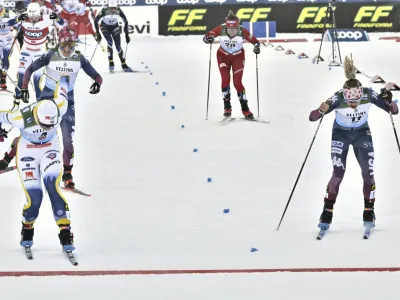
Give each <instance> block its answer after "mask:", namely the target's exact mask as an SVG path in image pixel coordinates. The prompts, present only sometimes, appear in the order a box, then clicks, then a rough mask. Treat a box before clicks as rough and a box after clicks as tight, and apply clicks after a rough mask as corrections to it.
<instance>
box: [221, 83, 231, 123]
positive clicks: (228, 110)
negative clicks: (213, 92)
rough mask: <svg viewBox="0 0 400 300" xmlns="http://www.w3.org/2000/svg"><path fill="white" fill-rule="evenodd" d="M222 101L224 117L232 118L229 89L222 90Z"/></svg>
mask: <svg viewBox="0 0 400 300" xmlns="http://www.w3.org/2000/svg"><path fill="white" fill-rule="evenodd" d="M222 97H223V99H224V117H230V116H232V105H231V93H230V89H229V87H227V88H223V89H222Z"/></svg>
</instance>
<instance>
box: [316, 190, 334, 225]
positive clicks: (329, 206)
mask: <svg viewBox="0 0 400 300" xmlns="http://www.w3.org/2000/svg"><path fill="white" fill-rule="evenodd" d="M334 204H335V202H334V201H329V200H328V199H326V198H325V204H324V209H323V211H322V214H321V216H320V217H319V224H318V227H319V228H321V229H324V230H328V229H329V226H330V224H331V223H332V218H333V205H334Z"/></svg>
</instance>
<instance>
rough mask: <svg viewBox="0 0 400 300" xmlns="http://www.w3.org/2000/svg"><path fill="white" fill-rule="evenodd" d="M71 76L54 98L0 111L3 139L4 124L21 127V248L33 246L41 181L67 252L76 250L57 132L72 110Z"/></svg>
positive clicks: (59, 84)
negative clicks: (62, 189)
mask: <svg viewBox="0 0 400 300" xmlns="http://www.w3.org/2000/svg"><path fill="white" fill-rule="evenodd" d="M68 85H69V77H68V76H63V77H61V79H60V80H59V82H58V85H57V88H56V90H55V93H54V99H51V100H42V101H39V102H35V103H33V104H31V105H29V106H26V107H24V108H23V109H21V110H17V111H0V136H3V137H7V134H6V132H5V131H4V130H2V129H1V124H2V123H6V124H9V125H11V126H13V127H14V128H19V129H20V131H21V136H20V138H19V141H18V145H17V156H16V161H17V169H18V172H19V176H20V178H21V182H22V187H23V189H24V191H25V195H26V200H27V202H26V204H25V206H24V208H23V213H22V233H21V246H23V247H31V246H32V244H33V233H34V228H33V226H34V223H35V221H36V219H37V217H38V215H39V209H40V206H41V204H42V199H43V191H42V183H41V181H42V180H41V179H43V183H44V186H45V188H46V190H47V193H48V195H49V198H50V201H51V205H52V208H53V214H54V218H55V220H56V223H57V225H58V226H59V228H60V234H59V238H60V242H61V244H62V245H63V247H64V250H71V251H72V250H75V248H74V246H73V236H72V233H71V227H70V225H71V221H70V215H69V208H68V204H67V201H66V200H65V198H64V196H63V195H62V194H61V192H60V188H59V185H60V181H61V170H62V169H61V166H62V163H61V160H62V158H61V154H60V144H59V142H58V134H57V129H58V127H59V126H60V122H61V119H62V116H63V115H64V114H65V113H66V111H67V108H68V99H67V93H68Z"/></svg>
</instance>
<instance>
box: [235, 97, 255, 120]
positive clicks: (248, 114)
mask: <svg viewBox="0 0 400 300" xmlns="http://www.w3.org/2000/svg"><path fill="white" fill-rule="evenodd" d="M238 97H239V102H240V105H241V106H242V113H243V116H244V117H245V118H246V119H249V120H252V119H254V115H253V113H252V112H251V111H250V109H249V105H248V104H247V99H246V92H245V91H243V92H242V93H238Z"/></svg>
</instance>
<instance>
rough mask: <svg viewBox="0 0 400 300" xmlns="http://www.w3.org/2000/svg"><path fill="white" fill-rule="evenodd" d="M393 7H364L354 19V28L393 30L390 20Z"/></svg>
mask: <svg viewBox="0 0 400 300" xmlns="http://www.w3.org/2000/svg"><path fill="white" fill-rule="evenodd" d="M392 11H393V5H384V6H362V7H360V8H359V9H358V12H357V14H356V16H355V17H354V25H353V27H354V28H392V27H393V22H391V20H390V19H389V17H390V14H391V13H392Z"/></svg>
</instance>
